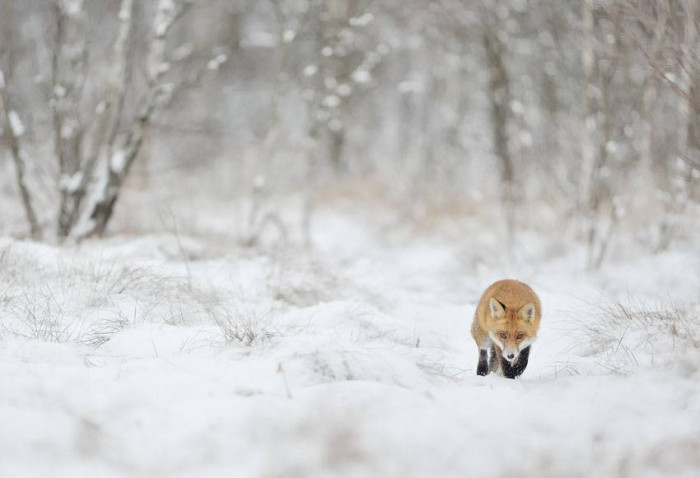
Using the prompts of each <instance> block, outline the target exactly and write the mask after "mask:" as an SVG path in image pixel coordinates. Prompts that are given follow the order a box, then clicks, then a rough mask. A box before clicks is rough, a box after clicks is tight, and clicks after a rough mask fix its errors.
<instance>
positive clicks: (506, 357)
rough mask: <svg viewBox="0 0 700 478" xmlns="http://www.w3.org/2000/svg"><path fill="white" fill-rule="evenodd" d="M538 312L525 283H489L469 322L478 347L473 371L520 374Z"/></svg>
mask: <svg viewBox="0 0 700 478" xmlns="http://www.w3.org/2000/svg"><path fill="white" fill-rule="evenodd" d="M541 314H542V306H541V305H540V299H539V298H538V297H537V294H535V291H533V290H532V289H531V288H530V286H528V285H527V284H524V283H522V282H519V281H517V280H510V279H507V280H500V281H498V282H494V283H493V284H491V285H490V286H489V288H488V289H486V291H485V292H484V294H483V295H482V296H481V298H480V299H479V303H478V304H477V306H476V313H475V314H474V322H473V323H472V329H471V332H472V337H474V340H475V341H476V345H477V347H479V363H478V365H477V369H476V374H477V375H486V374H488V373H490V372H497V373H500V374H501V375H503V376H505V377H507V378H515V377H517V376H518V375H520V374H522V373H523V372H524V371H525V367H527V361H528V358H529V356H530V345H531V344H532V343H533V342H534V341H535V339H536V338H537V329H538V328H539V326H540V317H541ZM489 350H490V356H489Z"/></svg>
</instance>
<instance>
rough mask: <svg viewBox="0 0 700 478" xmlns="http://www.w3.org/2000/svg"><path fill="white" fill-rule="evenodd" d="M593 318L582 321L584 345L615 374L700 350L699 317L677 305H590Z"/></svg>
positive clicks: (633, 302)
mask: <svg viewBox="0 0 700 478" xmlns="http://www.w3.org/2000/svg"><path fill="white" fill-rule="evenodd" d="M591 305H592V307H593V308H594V309H593V310H594V312H593V315H592V317H589V318H588V319H587V320H584V321H582V323H583V324H584V326H583V331H582V332H583V337H584V339H585V340H584V342H583V343H584V344H585V347H586V348H587V351H588V354H589V355H595V356H596V357H597V360H598V364H599V365H600V366H602V367H604V368H606V369H608V370H610V371H611V372H613V373H627V372H629V371H630V369H632V368H635V367H637V366H639V365H640V360H642V359H641V358H640V357H645V360H651V362H652V363H651V364H649V365H654V364H655V363H659V362H662V363H663V362H665V361H667V360H669V357H671V356H674V355H676V354H678V353H683V352H684V351H686V350H687V349H688V348H700V340H699V338H698V332H697V331H698V327H699V326H700V317H698V314H697V312H694V311H693V310H692V309H690V308H683V307H680V306H678V305H677V304H674V303H665V304H657V305H650V304H645V303H643V302H640V301H638V300H633V299H630V300H628V301H625V302H623V301H622V300H620V299H613V300H607V301H602V302H601V303H600V304H591Z"/></svg>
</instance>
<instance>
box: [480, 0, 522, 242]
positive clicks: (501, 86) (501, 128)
mask: <svg viewBox="0 0 700 478" xmlns="http://www.w3.org/2000/svg"><path fill="white" fill-rule="evenodd" d="M489 14H490V17H491V18H490V21H487V22H484V23H485V25H484V32H483V44H484V50H485V51H486V61H487V65H488V69H489V101H490V103H491V127H492V134H493V148H494V153H495V155H496V158H497V159H498V165H499V170H500V176H501V177H500V179H501V203H502V205H503V208H504V210H505V214H506V231H507V241H508V243H507V246H508V251H509V254H511V255H512V254H513V253H514V246H515V168H514V165H513V158H512V156H511V152H510V148H509V144H508V142H509V134H508V127H509V123H510V116H511V111H510V104H511V89H510V77H509V74H508V69H507V67H506V64H505V56H506V45H505V43H504V41H503V38H502V34H503V31H502V29H501V25H500V23H501V22H500V20H499V19H498V17H497V15H496V14H495V13H491V12H489Z"/></svg>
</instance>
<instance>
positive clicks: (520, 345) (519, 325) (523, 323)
mask: <svg viewBox="0 0 700 478" xmlns="http://www.w3.org/2000/svg"><path fill="white" fill-rule="evenodd" d="M489 313H490V316H491V317H490V322H491V326H490V327H489V329H490V330H489V336H490V337H491V340H493V341H494V343H495V344H496V345H498V346H499V347H500V348H501V350H502V352H503V358H504V359H506V360H507V361H508V362H510V363H515V362H516V361H517V360H518V356H519V355H520V352H522V350H523V349H525V348H526V347H527V346H528V345H530V344H531V343H533V342H534V341H535V338H536V334H537V326H538V325H539V317H537V310H536V309H535V304H534V303H532V302H530V303H527V304H525V305H523V306H521V307H519V308H517V309H510V308H506V306H505V305H504V304H503V303H501V302H499V301H498V300H496V299H495V298H493V297H492V298H491V300H490V301H489Z"/></svg>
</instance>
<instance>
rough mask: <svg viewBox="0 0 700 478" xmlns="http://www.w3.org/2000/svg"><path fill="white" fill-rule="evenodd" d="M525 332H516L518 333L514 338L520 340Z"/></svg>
mask: <svg viewBox="0 0 700 478" xmlns="http://www.w3.org/2000/svg"><path fill="white" fill-rule="evenodd" d="M524 335H525V334H523V333H522V332H518V335H516V336H515V338H516V339H518V340H521V339H522V338H523V336H524Z"/></svg>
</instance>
